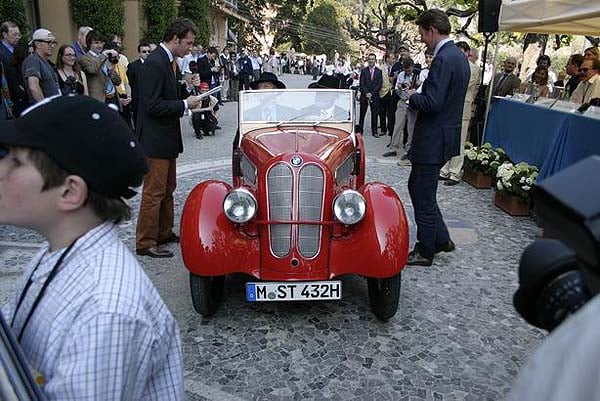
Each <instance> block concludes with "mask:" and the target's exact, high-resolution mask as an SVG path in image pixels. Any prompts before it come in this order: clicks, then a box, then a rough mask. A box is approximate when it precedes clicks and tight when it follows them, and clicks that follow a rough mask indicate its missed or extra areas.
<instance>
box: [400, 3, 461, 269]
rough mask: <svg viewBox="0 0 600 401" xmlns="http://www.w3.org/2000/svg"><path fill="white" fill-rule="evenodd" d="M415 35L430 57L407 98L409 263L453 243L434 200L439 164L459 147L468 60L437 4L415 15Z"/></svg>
mask: <svg viewBox="0 0 600 401" xmlns="http://www.w3.org/2000/svg"><path fill="white" fill-rule="evenodd" d="M416 23H417V25H418V27H419V34H420V35H421V41H422V42H424V43H425V44H426V45H427V47H428V48H429V49H431V50H433V63H432V64H431V68H430V71H429V76H428V77H427V79H426V80H425V82H424V84H423V88H422V92H421V93H414V94H412V96H410V98H409V104H410V107H412V108H413V109H415V110H417V111H418V113H419V114H418V117H417V122H416V125H415V130H414V134H413V140H412V145H411V147H410V151H409V153H408V158H409V160H410V161H411V163H412V170H411V172H410V177H409V179H408V191H409V193H410V198H411V200H412V203H413V208H414V211H415V221H416V223H417V243H416V245H415V248H414V250H413V251H412V252H410V253H409V255H408V263H407V264H409V265H419V266H431V264H432V263H433V257H434V256H435V254H436V253H438V252H451V251H453V250H454V248H455V246H454V243H453V242H452V240H451V239H450V234H449V233H448V229H447V227H446V224H445V223H444V219H443V217H442V214H441V212H440V209H439V207H438V204H437V199H436V195H437V185H438V176H439V174H440V169H441V167H442V166H443V165H444V163H446V162H447V161H448V160H450V158H452V157H453V156H456V155H458V154H459V153H460V129H461V122H462V121H461V119H462V112H463V104H464V100H465V94H466V92H467V86H468V84H469V77H470V74H471V73H470V70H469V63H468V61H467V59H466V58H465V56H464V54H463V53H462V52H461V51H460V50H459V49H458V48H457V47H456V46H455V45H454V42H453V41H452V40H450V39H449V38H448V35H449V33H450V21H449V20H448V16H447V15H446V14H445V13H444V12H443V11H441V10H436V9H431V10H427V11H426V12H424V13H423V14H421V16H420V17H419V18H418V19H417V21H416Z"/></svg>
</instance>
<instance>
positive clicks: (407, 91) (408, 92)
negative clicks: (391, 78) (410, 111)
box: [406, 89, 417, 97]
mask: <svg viewBox="0 0 600 401" xmlns="http://www.w3.org/2000/svg"><path fill="white" fill-rule="evenodd" d="M416 92H417V90H416V89H407V90H406V95H407V96H408V97H411V96H412V95H414V94H415V93H416Z"/></svg>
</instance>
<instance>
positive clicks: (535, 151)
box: [485, 98, 600, 181]
mask: <svg viewBox="0 0 600 401" xmlns="http://www.w3.org/2000/svg"><path fill="white" fill-rule="evenodd" d="M485 142H489V143H490V144H492V146H494V147H500V148H502V149H504V151H505V152H506V154H507V155H508V157H509V158H510V159H511V160H512V161H514V162H515V163H519V162H522V161H525V162H527V163H529V164H532V165H534V166H537V167H539V169H540V175H539V177H538V181H541V180H543V179H544V178H546V177H549V176H551V175H553V174H556V173H557V172H559V171H560V170H562V169H564V168H566V167H568V166H570V165H571V164H573V163H575V162H577V161H579V160H581V159H584V158H586V157H587V156H590V155H594V154H595V155H598V154H600V120H597V119H593V118H590V117H585V116H582V115H580V114H574V113H568V112H564V111H560V110H553V109H549V108H547V107H543V106H536V105H533V104H527V103H524V102H519V101H515V100H512V99H508V98H494V99H493V100H492V104H491V108H490V113H489V116H488V121H487V127H486V130H485Z"/></svg>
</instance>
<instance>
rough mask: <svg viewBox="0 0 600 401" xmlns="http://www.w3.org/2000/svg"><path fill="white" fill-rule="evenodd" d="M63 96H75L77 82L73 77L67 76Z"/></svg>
mask: <svg viewBox="0 0 600 401" xmlns="http://www.w3.org/2000/svg"><path fill="white" fill-rule="evenodd" d="M64 91H65V92H66V93H64V94H65V95H77V80H76V79H75V77H73V76H68V77H67V79H66V80H65V85H64Z"/></svg>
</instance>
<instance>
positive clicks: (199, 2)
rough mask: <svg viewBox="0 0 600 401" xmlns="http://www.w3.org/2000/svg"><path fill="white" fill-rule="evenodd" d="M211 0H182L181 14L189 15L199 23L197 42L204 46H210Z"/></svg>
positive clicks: (181, 15)
mask: <svg viewBox="0 0 600 401" xmlns="http://www.w3.org/2000/svg"><path fill="white" fill-rule="evenodd" d="M209 7H210V1H209V0H181V3H180V6H179V16H180V17H187V18H189V19H191V20H192V21H194V23H195V24H196V25H198V35H197V36H196V42H197V43H199V44H201V45H202V46H205V47H206V46H208V38H209V36H210V22H209V20H208V10H209Z"/></svg>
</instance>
